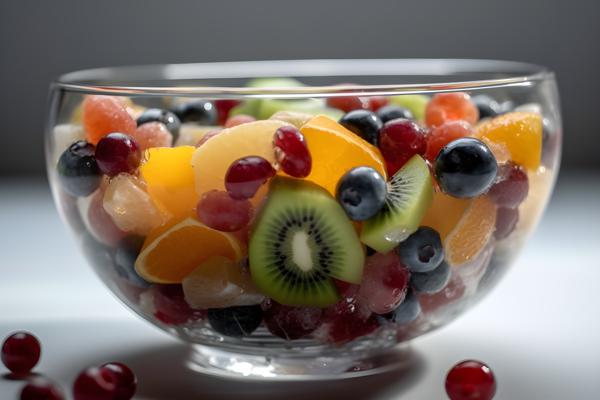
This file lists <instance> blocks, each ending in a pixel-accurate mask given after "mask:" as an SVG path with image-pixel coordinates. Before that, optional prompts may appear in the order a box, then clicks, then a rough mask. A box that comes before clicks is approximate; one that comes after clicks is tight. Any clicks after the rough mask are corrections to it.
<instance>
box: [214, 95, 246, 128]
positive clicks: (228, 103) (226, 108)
mask: <svg viewBox="0 0 600 400" xmlns="http://www.w3.org/2000/svg"><path fill="white" fill-rule="evenodd" d="M214 104H215V108H216V109H217V116H218V117H217V118H218V124H219V125H223V124H224V123H225V121H227V118H229V112H230V111H231V109H232V108H233V107H235V106H237V105H238V104H240V101H239V100H229V99H222V100H215V101H214Z"/></svg>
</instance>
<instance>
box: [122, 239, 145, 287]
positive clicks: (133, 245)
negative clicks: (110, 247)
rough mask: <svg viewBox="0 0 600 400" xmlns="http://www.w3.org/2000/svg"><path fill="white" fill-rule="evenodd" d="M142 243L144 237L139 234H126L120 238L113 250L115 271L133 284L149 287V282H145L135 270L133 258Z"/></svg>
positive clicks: (136, 255)
mask: <svg viewBox="0 0 600 400" xmlns="http://www.w3.org/2000/svg"><path fill="white" fill-rule="evenodd" d="M143 245H144V238H143V237H141V236H127V237H126V238H124V239H123V240H121V241H120V242H119V244H118V245H117V249H116V251H115V267H116V270H117V273H118V274H119V275H120V276H122V277H123V278H125V279H127V280H128V281H129V282H131V283H132V284H133V285H135V286H138V287H141V288H147V287H150V283H148V282H146V281H145V280H144V279H143V278H142V277H141V276H139V275H138V274H137V272H136V271H135V260H136V259H137V257H138V255H139V254H140V251H141V250H142V246H143Z"/></svg>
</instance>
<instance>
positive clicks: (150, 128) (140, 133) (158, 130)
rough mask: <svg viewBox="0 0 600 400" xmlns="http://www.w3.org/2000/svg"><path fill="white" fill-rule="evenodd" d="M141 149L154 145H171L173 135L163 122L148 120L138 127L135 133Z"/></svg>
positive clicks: (135, 138)
mask: <svg viewBox="0 0 600 400" xmlns="http://www.w3.org/2000/svg"><path fill="white" fill-rule="evenodd" d="M131 137H133V139H134V140H135V141H136V142H137V144H138V146H139V147H140V150H141V151H144V150H146V149H149V148H152V147H171V146H172V145H173V135H172V134H171V132H169V130H168V129H167V127H166V126H165V125H164V124H163V123H161V122H147V123H145V124H142V125H140V126H138V127H137V129H136V130H135V132H134V133H133V135H131Z"/></svg>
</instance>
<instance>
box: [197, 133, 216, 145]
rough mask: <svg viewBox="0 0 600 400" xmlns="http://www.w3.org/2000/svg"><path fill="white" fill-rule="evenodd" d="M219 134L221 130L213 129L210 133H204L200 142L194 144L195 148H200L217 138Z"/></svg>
mask: <svg viewBox="0 0 600 400" xmlns="http://www.w3.org/2000/svg"><path fill="white" fill-rule="evenodd" d="M219 133H221V129H213V130H212V131H208V132H206V133H205V134H204V136H202V137H201V138H200V140H198V143H196V147H200V146H202V145H203V144H204V143H206V142H207V141H208V139H210V138H212V137H214V136H217V135H218V134H219Z"/></svg>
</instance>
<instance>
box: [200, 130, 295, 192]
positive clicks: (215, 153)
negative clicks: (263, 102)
mask: <svg viewBox="0 0 600 400" xmlns="http://www.w3.org/2000/svg"><path fill="white" fill-rule="evenodd" d="M286 125H289V124H288V123H286V122H283V121H276V120H263V121H254V122H249V123H247V124H242V125H237V126H234V127H233V128H229V129H224V130H223V131H221V133H219V134H218V135H217V136H214V137H212V138H211V139H210V140H209V141H207V142H206V143H204V144H203V145H202V146H200V147H199V148H198V149H196V150H195V153H194V155H193V157H192V165H193V168H194V174H195V177H196V178H195V180H196V193H197V194H198V195H202V194H203V193H206V192H208V191H211V190H225V175H226V173H227V170H228V169H229V166H230V165H231V163H233V162H234V161H235V160H238V159H240V158H243V157H248V156H260V157H263V158H264V159H266V160H267V161H269V162H271V163H274V162H275V151H274V150H273V135H274V134H275V131H276V130H277V128H280V127H282V126H286ZM265 187H266V186H265ZM261 195H262V196H264V190H262V191H260V192H259V193H257V194H256V196H255V197H254V199H255V200H256V199H258V198H260V197H262V196H261Z"/></svg>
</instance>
